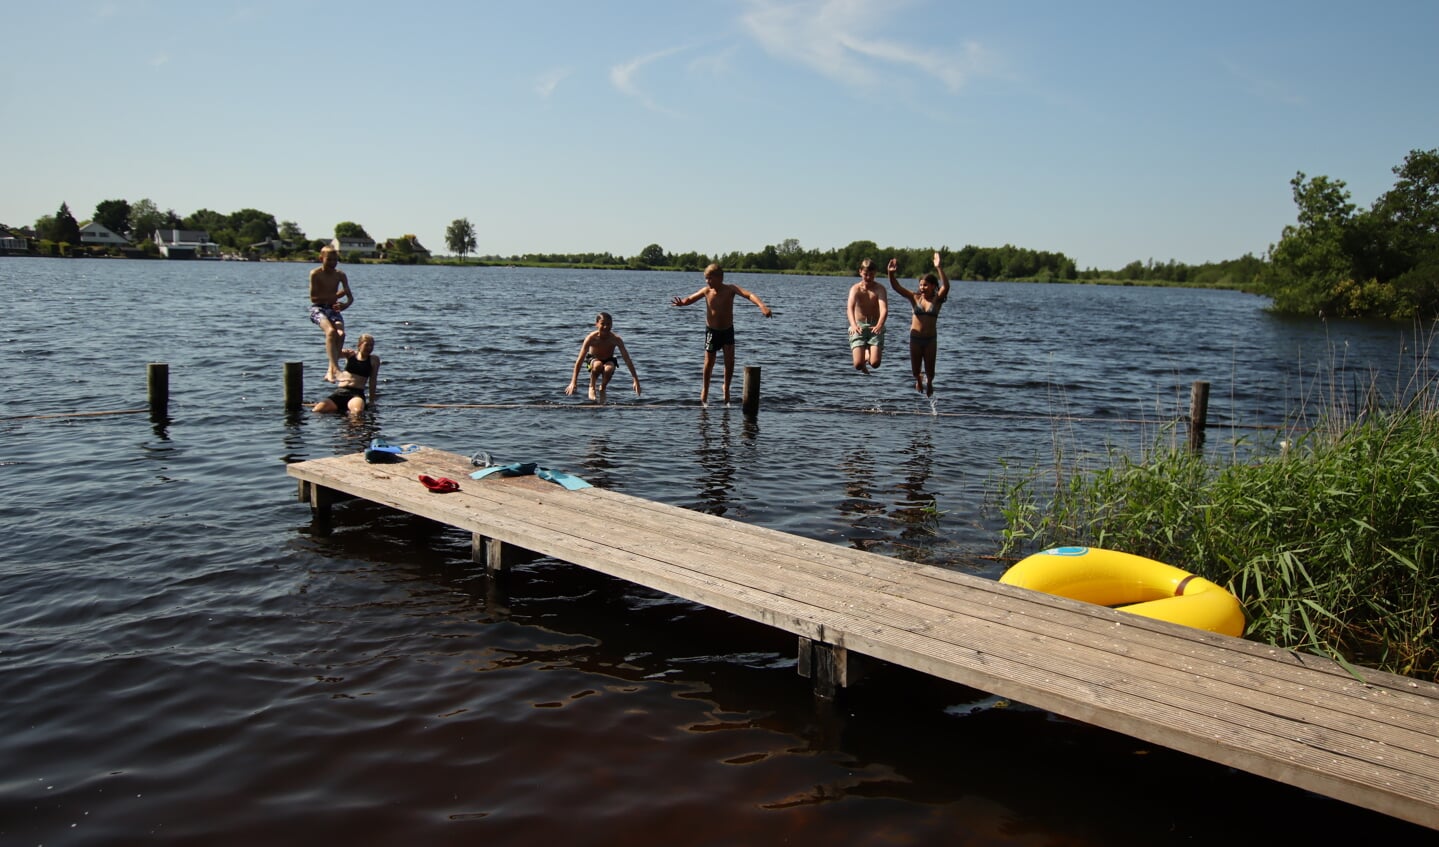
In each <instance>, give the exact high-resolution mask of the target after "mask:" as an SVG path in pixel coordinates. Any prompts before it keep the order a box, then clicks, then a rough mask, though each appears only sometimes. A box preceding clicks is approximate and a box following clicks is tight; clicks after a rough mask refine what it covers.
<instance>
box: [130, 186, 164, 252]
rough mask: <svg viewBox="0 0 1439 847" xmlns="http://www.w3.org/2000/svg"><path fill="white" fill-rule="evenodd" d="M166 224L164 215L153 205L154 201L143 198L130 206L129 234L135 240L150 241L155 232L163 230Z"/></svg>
mask: <svg viewBox="0 0 1439 847" xmlns="http://www.w3.org/2000/svg"><path fill="white" fill-rule="evenodd" d="M166 224H167V221H166V218H165V214H164V213H163V212H161V211H160V209H159V207H157V206H156V205H155V201H154V200H151V199H150V198H148V197H145V198H141V199H139V200H136V201H135V203H134V204H133V205H131V206H130V234H131V236H132V237H134V238H135V239H137V240H140V241H149V240H152V239H154V237H155V230H157V229H164V228H165V227H166Z"/></svg>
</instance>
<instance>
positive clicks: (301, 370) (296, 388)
mask: <svg viewBox="0 0 1439 847" xmlns="http://www.w3.org/2000/svg"><path fill="white" fill-rule="evenodd" d="M304 398H305V363H304V362H286V363H285V408H286V409H298V408H300V404H301V403H303V402H304Z"/></svg>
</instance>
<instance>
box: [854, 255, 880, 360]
mask: <svg viewBox="0 0 1439 847" xmlns="http://www.w3.org/2000/svg"><path fill="white" fill-rule="evenodd" d="M845 314H846V315H847V316H848V317H849V349H850V352H851V353H853V354H854V369H855V370H857V371H859V372H860V373H869V369H870V368H877V367H879V363H880V361H881V360H882V359H883V358H884V321H885V319H886V318H887V317H889V298H888V297H886V296H885V292H884V286H882V285H876V284H875V281H874V260H873V259H865V260H864V261H863V262H860V263H859V282H856V283H855V284H854V285H852V286H850V289H849V302H848V304H846V306H845Z"/></svg>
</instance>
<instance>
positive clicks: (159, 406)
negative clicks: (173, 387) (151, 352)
mask: <svg viewBox="0 0 1439 847" xmlns="http://www.w3.org/2000/svg"><path fill="white" fill-rule="evenodd" d="M145 394H146V396H147V397H148V399H149V401H150V411H151V412H152V413H155V412H159V413H161V414H163V413H164V412H165V410H166V409H168V408H169V406H170V366H169V365H167V364H165V363H164V362H151V363H150V364H149V365H148V366H147V367H146V368H145Z"/></svg>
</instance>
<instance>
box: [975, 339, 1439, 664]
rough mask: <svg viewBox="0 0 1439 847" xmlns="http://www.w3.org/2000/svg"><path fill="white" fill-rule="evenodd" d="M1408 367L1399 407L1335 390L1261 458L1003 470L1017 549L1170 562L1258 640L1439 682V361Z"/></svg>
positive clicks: (1112, 455) (1114, 458)
mask: <svg viewBox="0 0 1439 847" xmlns="http://www.w3.org/2000/svg"><path fill="white" fill-rule="evenodd" d="M1421 364H1422V363H1421ZM1411 373H1413V374H1415V375H1416V379H1417V383H1415V384H1411V385H1409V386H1407V387H1406V390H1405V391H1404V392H1403V395H1404V396H1403V398H1402V401H1401V404H1400V405H1392V404H1391V405H1390V407H1389V408H1388V409H1381V408H1379V405H1380V403H1379V402H1378V401H1377V397H1378V396H1379V394H1380V392H1379V391H1377V389H1376V388H1375V386H1373V385H1372V384H1371V385H1370V386H1368V388H1367V390H1366V391H1365V392H1363V395H1364V396H1363V399H1361V400H1359V401H1357V402H1355V401H1354V400H1353V399H1352V398H1350V397H1345V396H1339V395H1340V394H1345V393H1347V392H1336V393H1331V396H1330V401H1329V402H1328V403H1327V405H1326V406H1325V411H1324V413H1323V414H1319V415H1317V416H1316V419H1315V424H1314V425H1313V426H1312V428H1309V429H1307V430H1306V431H1302V432H1301V431H1299V430H1298V429H1297V428H1296V429H1295V430H1293V431H1291V432H1289V433H1286V436H1287V437H1286V438H1285V439H1284V440H1283V441H1280V442H1278V444H1276V445H1275V448H1274V449H1272V450H1269V451H1267V452H1265V453H1264V454H1263V455H1257V451H1256V450H1254V449H1249V450H1246V451H1243V453H1239V452H1236V453H1235V454H1233V455H1231V456H1229V457H1227V458H1224V459H1219V460H1216V459H1210V458H1205V457H1201V456H1197V455H1193V454H1190V453H1189V452H1188V451H1185V450H1181V449H1177V448H1176V447H1175V446H1174V441H1175V440H1174V439H1173V438H1168V439H1164V438H1160V439H1156V441H1157V442H1158V443H1159V446H1156V447H1153V448H1151V449H1149V450H1148V451H1146V452H1144V453H1143V454H1141V455H1138V456H1133V455H1130V454H1129V453H1126V452H1123V451H1119V450H1113V449H1111V450H1109V451H1107V453H1106V454H1105V456H1104V458H1103V460H1102V461H1099V462H1094V461H1092V460H1073V461H1071V460H1068V459H1067V458H1066V456H1065V454H1064V451H1063V450H1062V449H1060V448H1059V447H1056V449H1055V461H1054V466H1053V467H1044V468H1031V469H1028V470H1021V471H1015V470H1013V469H1005V470H1004V471H1003V472H1002V474H1001V475H1000V478H999V480H998V486H997V491H996V497H995V501H996V504H997V506H998V508H999V510H1000V511H1001V513H1002V514H1003V517H1004V519H1005V529H1004V532H1003V538H1004V549H1005V551H1006V552H1020V551H1029V550H1035V549H1041V548H1043V547H1049V546H1054V545H1060V544H1085V545H1089V546H1094V547H1105V548H1111V549H1117V550H1124V551H1126V552H1130V553H1136V554H1138V555H1142V556H1147V557H1149V558H1153V559H1157V560H1159V561H1163V562H1168V563H1170V564H1174V565H1176V566H1178V567H1182V568H1185V569H1186V570H1190V571H1193V572H1195V573H1198V574H1200V575H1202V576H1204V577H1206V578H1208V579H1210V580H1212V581H1214V582H1217V583H1219V584H1221V585H1224V586H1226V587H1228V588H1229V590H1230V591H1232V592H1233V593H1234V594H1235V595H1236V596H1238V597H1239V598H1240V600H1241V601H1242V602H1243V604H1244V610H1245V614H1246V616H1247V617H1248V619H1249V625H1248V629H1247V631H1246V636H1247V637H1251V638H1256V639H1259V640H1263V641H1266V642H1268V643H1271V644H1275V645H1278V646H1282V647H1285V648H1290V649H1298V650H1311V651H1317V652H1322V653H1325V654H1328V655H1331V656H1334V657H1336V658H1338V659H1340V660H1341V661H1344V662H1351V661H1353V662H1356V663H1359V664H1364V665H1373V666H1377V667H1380V668H1382V669H1385V670H1390V671H1393V672H1396V673H1403V674H1408V675H1413V676H1421V677H1426V678H1436V679H1439V635H1436V632H1435V619H1436V617H1439V411H1436V408H1435V405H1434V403H1433V399H1434V396H1435V393H1436V392H1434V391H1432V390H1430V389H1431V387H1432V383H1431V382H1430V380H1429V379H1428V376H1427V373H1428V371H1427V367H1423V368H1416V369H1415V370H1414V371H1412V372H1411ZM1393 399H1394V396H1393V395H1391V396H1390V400H1391V401H1392V400H1393ZM1166 441H1167V442H1168V444H1165V443H1164V442H1166Z"/></svg>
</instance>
